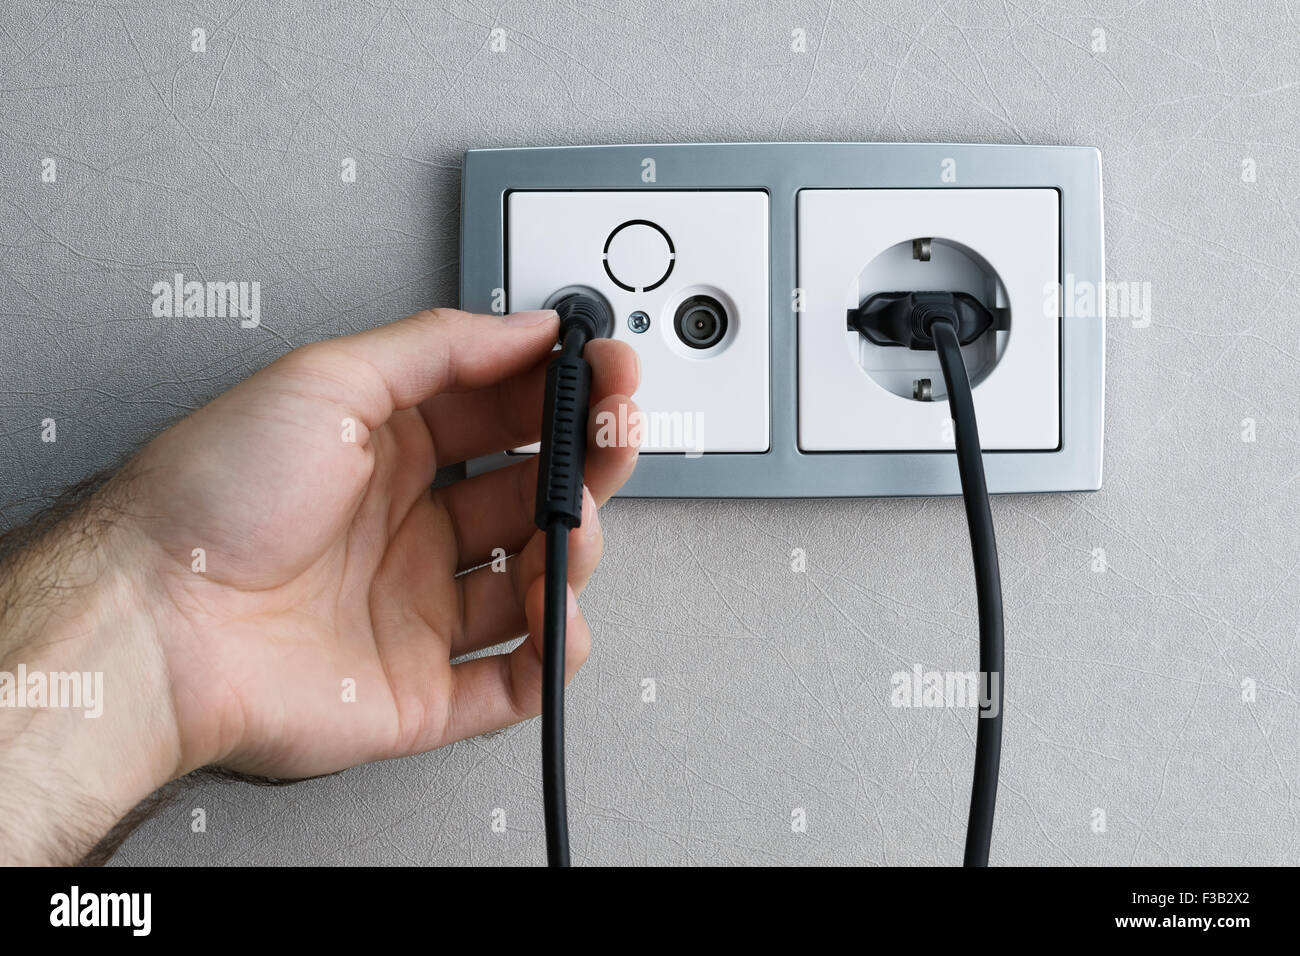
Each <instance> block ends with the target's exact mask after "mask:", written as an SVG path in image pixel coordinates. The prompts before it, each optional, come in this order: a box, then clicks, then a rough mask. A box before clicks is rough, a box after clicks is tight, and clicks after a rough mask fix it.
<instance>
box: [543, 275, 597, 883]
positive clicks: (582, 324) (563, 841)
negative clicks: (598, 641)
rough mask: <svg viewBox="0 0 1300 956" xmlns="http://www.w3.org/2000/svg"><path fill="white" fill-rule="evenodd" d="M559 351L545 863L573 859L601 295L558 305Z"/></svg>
mask: <svg viewBox="0 0 1300 956" xmlns="http://www.w3.org/2000/svg"><path fill="white" fill-rule="evenodd" d="M555 311H556V312H558V313H559V315H560V336H559V337H560V352H559V354H558V355H556V357H555V358H554V359H552V360H551V363H550V365H548V366H547V368H546V393H545V399H544V401H545V404H544V406H543V409H542V447H541V452H540V454H539V455H538V462H537V506H536V511H535V513H534V520H535V521H536V522H537V527H538V528H540V529H541V530H542V531H543V532H545V534H546V581H545V609H544V611H543V625H542V799H543V807H544V816H545V819H546V861H547V863H548V864H549V865H551V866H568V865H569V817H568V809H567V806H566V803H567V801H566V794H565V785H564V644H565V625H566V623H567V620H568V613H567V612H568V599H569V592H568V578H569V531H570V530H572V529H573V528H576V527H578V525H579V524H581V523H582V486H583V480H582V473H583V465H584V463H585V461H586V458H587V414H588V407H589V405H590V402H591V366H590V365H589V364H587V360H586V359H585V358H583V357H582V351H583V349H584V348H586V346H587V343H588V342H590V341H591V340H592V339H594V338H603V337H607V336H609V335H610V334H611V333H612V332H613V330H614V317H613V315H611V314H610V312H609V309H608V308H607V307H606V306H605V304H604V303H603V302H602V301H601V300H599V299H597V298H596V297H594V296H589V295H583V294H581V293H576V294H573V295H569V296H566V297H565V298H564V299H562V300H560V301H559V302H558V303H556V306H555Z"/></svg>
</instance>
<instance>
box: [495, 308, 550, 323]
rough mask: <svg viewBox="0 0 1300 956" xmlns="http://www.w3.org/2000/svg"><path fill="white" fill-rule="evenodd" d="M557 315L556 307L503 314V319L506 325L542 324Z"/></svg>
mask: <svg viewBox="0 0 1300 956" xmlns="http://www.w3.org/2000/svg"><path fill="white" fill-rule="evenodd" d="M555 317H556V312H555V310H554V309H537V310H536V311H533V312H511V313H510V314H509V315H506V316H503V317H502V319H501V321H503V322H505V324H506V325H519V326H527V325H541V324H542V323H543V322H545V321H547V320H548V319H553V318H555Z"/></svg>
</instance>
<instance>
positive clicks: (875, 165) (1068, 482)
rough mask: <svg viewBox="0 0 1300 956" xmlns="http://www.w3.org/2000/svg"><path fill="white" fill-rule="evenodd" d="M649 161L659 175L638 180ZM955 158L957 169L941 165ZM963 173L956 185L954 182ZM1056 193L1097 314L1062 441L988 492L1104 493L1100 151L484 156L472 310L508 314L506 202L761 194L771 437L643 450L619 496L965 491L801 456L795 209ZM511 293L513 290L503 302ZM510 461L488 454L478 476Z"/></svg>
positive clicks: (859, 457)
mask: <svg viewBox="0 0 1300 956" xmlns="http://www.w3.org/2000/svg"><path fill="white" fill-rule="evenodd" d="M646 159H652V160H654V181H653V182H650V183H647V182H645V181H644V180H643V172H644V171H645V169H646V166H645V165H644V161H645V160H646ZM946 161H952V165H949V164H947V163H946ZM949 168H955V169H956V170H958V171H959V181H957V182H944V181H942V178H941V174H940V173H941V170H944V169H949ZM939 187H950V188H956V189H970V188H1026V187H1030V188H1053V189H1056V190H1057V191H1058V192H1059V194H1060V197H1061V198H1060V202H1061V205H1060V223H1061V231H1060V264H1061V276H1060V279H1059V281H1060V282H1061V283H1065V281H1066V277H1067V276H1068V277H1070V283H1071V285H1072V286H1074V287H1082V286H1083V284H1085V283H1087V284H1090V287H1091V288H1092V289H1094V290H1097V292H1098V295H1097V296H1096V302H1097V309H1096V314H1094V315H1084V316H1077V315H1073V314H1069V311H1070V310H1063V311H1065V312H1066V314H1065V315H1064V316H1063V317H1061V318H1060V319H1059V321H1060V323H1061V337H1060V343H1061V376H1060V389H1061V393H1060V415H1061V428H1060V434H1061V442H1060V445H1059V447H1057V448H1056V449H1053V450H1046V451H986V452H985V454H984V468H985V472H986V474H987V480H988V487H989V490H990V491H991V492H995V493H1000V494H1005V493H1025V492H1060V491H1094V490H1096V489H1098V488H1100V487H1101V479H1102V431H1103V417H1104V392H1105V389H1104V378H1105V338H1106V330H1105V315H1104V302H1105V295H1104V291H1103V290H1104V289H1105V284H1104V252H1103V239H1102V198H1101V155H1100V153H1099V152H1098V150H1096V149H1094V148H1092V147H1080V146H999V145H957V144H905V143H734V144H698V145H644V146H559V147H536V148H524V149H474V150H469V151H468V152H466V154H465V163H464V174H463V177H462V181H461V272H460V299H461V308H463V309H466V310H468V311H471V312H491V311H492V309H493V306H494V304H495V305H497V307H498V308H500V307H501V306H502V305H503V304H504V306H505V307H506V308H507V309H508V308H509V288H508V286H507V282H506V268H505V265H506V264H505V250H506V229H507V222H506V215H505V208H506V196H507V194H508V193H509V192H510V191H512V190H523V189H529V190H539V189H546V190H591V189H618V190H634V189H660V190H681V189H762V190H765V191H766V192H767V193H768V196H769V198H770V203H769V210H770V215H771V221H770V224H769V234H770V236H771V251H770V262H769V276H770V285H771V299H770V301H771V305H770V316H771V319H770V321H771V343H772V347H771V370H770V380H771V405H770V418H769V420H770V423H771V443H770V446H769V448H768V450H767V451H766V452H762V453H753V454H751V453H727V454H705V455H701V456H698V457H688V456H686V455H671V454H664V455H643V456H642V457H641V460H640V461H639V462H638V464H637V468H636V472H635V473H634V474H633V476H632V478H631V479H630V480H629V481H628V482H627V484H626V485H624V486H623V489H622V490H621V491H620V494H621V495H624V496H631V497H647V498H656V497H663V498H819V497H874V496H894V495H906V496H913V495H915V496H922V495H954V494H960V493H961V484H960V481H959V479H958V475H957V467H956V461H955V456H954V455H953V454H952V453H951V452H945V451H931V452H803V451H800V449H799V445H798V407H797V396H798V363H797V333H798V329H797V320H798V316H797V314H796V313H795V312H794V310H793V308H792V292H793V289H794V288H795V286H796V284H797V283H796V276H797V269H798V263H797V261H796V255H797V252H796V250H797V236H796V226H797V203H798V194H799V192H800V190H803V189H853V188H857V189H884V188H890V189H905V188H939ZM501 290H504V295H505V298H504V303H503V300H502V295H501ZM512 460H517V458H513V457H512V456H510V455H507V454H504V453H503V454H499V455H493V456H489V457H487V458H481V459H477V460H475V461H473V462H470V463H469V465H468V471H469V474H478V473H481V472H483V471H487V470H490V469H492V468H496V467H500V466H501V465H503V464H506V463H508V462H510V461H512Z"/></svg>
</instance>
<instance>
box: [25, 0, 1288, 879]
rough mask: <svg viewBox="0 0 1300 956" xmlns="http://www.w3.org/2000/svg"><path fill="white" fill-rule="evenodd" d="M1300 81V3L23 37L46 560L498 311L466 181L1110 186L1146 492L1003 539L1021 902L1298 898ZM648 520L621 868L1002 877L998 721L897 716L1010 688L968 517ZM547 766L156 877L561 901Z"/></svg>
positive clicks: (236, 832)
mask: <svg viewBox="0 0 1300 956" xmlns="http://www.w3.org/2000/svg"><path fill="white" fill-rule="evenodd" d="M195 27H202V28H205V29H206V30H207V31H208V35H209V39H208V47H207V52H206V53H202V54H197V53H192V52H191V51H190V36H191V32H190V31H191V30H192V29H193V28H195ZM494 27H500V28H502V29H504V31H505V36H506V38H507V46H506V49H505V51H504V52H500V53H494V52H492V51H491V50H490V48H489V34H490V31H491V30H492V29H493V28H494ZM795 29H802V30H804V31H806V35H807V50H806V52H803V53H799V52H794V51H792V49H791V44H792V31H793V30H795ZM1099 30H1100V31H1103V32H1102V33H1098V32H1096V31H1099ZM1103 40H1104V49H1099V47H1101V46H1103V42H1102V41H1103ZM1298 46H1300V20H1297V14H1296V13H1295V12H1294V11H1292V10H1288V8H1287V4H1286V3H1284V2H1281V0H1277V2H1260V3H1254V4H1247V5H1243V4H1238V3H1223V4H1219V3H1205V4H1196V5H1188V4H1183V3H1178V2H1173V0H1165V2H1158V0H1157V2H1148V3H1141V4H1133V3H1130V2H1128V0H1123V2H1120V0H1098V2H1096V3H1092V4H1088V5H1086V7H1085V5H1077V6H1076V5H1072V4H1037V3H1034V4H1021V3H1001V2H988V3H955V2H953V3H947V4H943V5H939V6H936V5H933V4H930V3H917V2H894V3H878V2H868V0H859V2H846V0H835V2H831V0H817V2H809V0H803V2H796V3H777V2H772V3H751V4H739V3H737V4H704V3H643V2H622V0H605V2H599V3H583V2H579V3H550V2H548V3H523V2H505V3H501V4H490V5H489V4H475V3H472V2H457V0H443V2H427V3H426V2H422V0H402V2H399V3H395V4H387V3H368V2H367V3H362V2H357V3H342V2H332V3H314V4H289V3H269V2H258V0H252V2H210V3H199V2H194V3H168V4H159V5H158V8H157V9H151V8H149V7H148V6H147V5H146V4H143V3H127V2H123V3H112V2H109V3H102V4H83V3H70V2H58V0H54V2H32V3H22V4H16V3H7V4H5V5H4V10H3V12H0V178H2V186H0V198H2V200H3V201H2V202H0V223H2V225H3V229H2V231H0V235H3V245H2V247H0V313H2V320H0V349H2V354H3V356H4V367H3V371H2V372H0V434H3V442H2V443H0V455H2V456H3V473H4V476H5V492H4V502H5V503H4V508H3V517H4V520H5V521H6V522H7V523H12V522H14V521H16V520H19V519H20V518H21V517H22V516H23V515H24V514H26V513H27V512H29V511H30V510H31V509H32V508H34V507H37V506H38V505H39V504H40V503H41V501H42V500H43V498H44V497H45V496H46V495H47V494H48V493H49V492H50V491H52V490H53V489H56V488H57V487H59V486H60V485H62V484H64V483H66V482H69V481H71V480H72V479H75V478H77V477H79V476H81V475H84V474H86V473H88V472H90V471H92V470H94V469H96V468H98V467H101V466H103V465H104V464H106V463H108V462H110V461H112V460H113V459H114V458H116V457H117V456H119V455H120V454H122V453H124V452H125V451H127V450H129V449H131V448H132V447H134V446H136V445H137V444H138V443H140V442H142V441H144V440H145V439H147V438H148V437H149V436H150V435H151V434H153V433H154V432H156V431H157V430H158V429H159V428H161V427H162V426H163V425H165V424H166V423H167V422H169V421H171V420H173V419H174V418H176V417H177V416H180V415H182V414H184V413H185V412H187V411H189V410H191V409H193V408H196V407H198V406H199V405H201V404H202V403H203V402H204V401H206V400H207V399H209V398H210V397H212V396H213V395H215V394H217V393H218V392H219V391H221V390H222V389H223V388H225V387H226V386H228V385H230V384H231V383H233V382H235V381H238V380H239V379H240V378H242V377H244V376H246V375H247V374H249V373H250V372H251V371H253V370H255V369H257V368H259V367H261V366H262V365H264V364H266V363H267V362H268V361H270V360H271V359H272V358H274V357H275V356H276V355H278V354H280V353H281V352H283V351H284V350H286V349H288V348H290V347H292V346H294V345H297V344H301V343H305V342H308V341H310V340H313V339H316V338H320V337H323V336H327V335H333V334H337V333H341V332H345V331H350V330H356V329H360V328H364V327H367V326H370V325H374V324H378V323H380V322H383V321H385V320H387V319H390V318H392V317H396V316H399V315H402V314H405V313H407V312H410V311H413V310H415V309H417V308H419V307H423V306H427V305H430V304H443V303H452V302H454V298H455V292H454V290H455V283H456V275H457V261H456V255H457V249H456V245H457V244H456V236H457V227H458V208H457V189H458V184H459V170H458V167H459V162H460V154H461V151H462V150H464V149H465V148H466V147H469V146H491V145H543V144H563V143H615V142H644V141H652V142H671V141H687V142H692V141H729V140H801V139H807V140H915V141H975V142H1036V143H1079V144H1089V145H1096V146H1099V147H1101V149H1102V151H1103V162H1104V170H1105V188H1106V191H1107V199H1106V226H1107V254H1108V256H1107V271H1108V278H1111V279H1118V280H1124V281H1133V282H1143V283H1145V282H1149V283H1150V289H1151V294H1152V301H1153V303H1154V309H1153V314H1152V319H1151V322H1150V324H1149V325H1146V326H1145V327H1143V326H1144V323H1142V322H1138V323H1137V324H1136V326H1135V324H1134V322H1132V321H1130V320H1127V319H1121V320H1113V321H1112V322H1111V323H1110V327H1109V343H1108V350H1107V357H1108V382H1107V388H1108V396H1107V398H1108V402H1107V452H1106V469H1107V473H1106V474H1107V477H1106V487H1105V489H1104V490H1103V491H1101V492H1099V493H1097V494H1095V495H1090V496H1068V497H1066V496H1058V497H1041V498H1014V499H1000V500H998V501H997V502H996V503H995V507H994V512H995V519H996V521H997V526H998V533H999V537H1000V542H1001V548H1002V562H1003V574H1004V589H1005V593H1006V602H1007V615H1008V622H1007V623H1008V628H1007V635H1008V648H1009V650H1008V654H1007V667H1008V684H1007V707H1008V717H1007V728H1006V741H1005V748H1004V762H1003V783H1002V792H1001V800H1000V805H999V812H998V826H997V834H996V840H995V849H994V860H995V862H1000V863H1047V864H1070V863H1140V864H1158V863H1209V862H1222V863H1234V862H1245V863H1265V862H1272V863H1288V862H1291V863H1293V862H1295V861H1296V857H1297V842H1298V838H1300V822H1298V817H1297V814H1298V812H1300V806H1298V805H1297V796H1296V789H1297V786H1298V785H1300V779H1298V778H1300V772H1298V771H1300V743H1298V741H1300V735H1297V733H1296V718H1297V710H1298V698H1297V694H1298V693H1300V654H1298V653H1297V642H1298V641H1300V620H1298V614H1300V538H1298V536H1297V530H1296V528H1297V519H1298V518H1300V514H1298V512H1300V482H1298V481H1297V479H1298V478H1300V454H1297V451H1298V436H1300V431H1298V427H1297V426H1298V424H1300V414H1298V412H1300V389H1298V388H1297V387H1296V378H1297V372H1300V369H1298V368H1297V365H1298V364H1300V346H1298V345H1297V342H1298V341H1300V337H1298V336H1297V334H1296V333H1297V330H1298V329H1300V323H1298V322H1297V319H1296V310H1297V305H1296V300H1297V296H1300V281H1298V280H1297V274H1298V271H1300V270H1298V269H1297V266H1296V261H1297V253H1298V252H1300V208H1298V204H1297V201H1296V199H1297V184H1298V183H1300V136H1298V135H1297V134H1300V50H1298ZM343 157H354V158H355V159H356V161H357V165H358V179H357V182H356V183H354V184H344V183H342V182H341V181H340V175H339V168H340V165H339V164H340V161H341V159H342V158H343ZM46 158H53V159H54V160H56V162H57V168H58V178H57V183H54V184H50V183H43V182H42V181H41V170H42V162H43V160H45V159H46ZM1252 171H1253V173H1254V175H1253V176H1252V175H1251V173H1252ZM176 271H181V272H184V273H186V274H187V275H193V276H195V277H199V278H203V279H222V280H225V279H234V280H250V281H251V280H258V281H260V282H261V283H262V294H263V322H262V327H261V328H259V329H255V330H243V329H240V328H239V327H238V326H237V324H236V323H234V322H227V323H223V322H221V321H218V320H209V319H191V320H158V319H153V318H151V317H150V310H149V306H150V295H149V290H150V287H151V285H152V284H153V283H154V282H155V281H157V280H158V279H161V278H167V277H168V276H170V275H171V274H172V273H173V272H176ZM45 417H55V418H57V419H58V421H59V423H60V424H59V440H58V442H57V444H53V445H51V444H44V443H42V442H41V441H40V421H41V419H42V418H45ZM1246 419H1250V420H1252V421H1253V422H1254V437H1255V440H1254V441H1253V442H1252V441H1246V440H1243V435H1244V434H1246V433H1247V432H1248V430H1249V428H1250V426H1249V424H1247V423H1245V420H1246ZM1247 437H1249V435H1248V434H1247ZM603 520H604V526H605V529H606V535H607V539H608V550H607V552H606V557H605V561H604V564H603V565H602V567H601V568H600V570H599V572H598V574H597V576H596V578H595V579H594V581H593V583H592V585H591V587H590V588H589V590H588V591H587V592H586V595H585V598H584V606H585V608H586V610H587V613H588V615H589V617H590V618H591V620H592V625H593V630H594V632H595V635H596V641H595V647H594V650H593V653H592V656H591V660H590V661H589V663H588V665H587V667H586V669H585V670H584V671H583V673H582V674H581V675H580V677H579V678H578V680H577V681H576V683H575V684H574V685H573V688H572V690H571V692H570V695H569V726H570V728H571V731H570V743H569V748H570V752H569V760H570V778H571V792H570V803H571V810H572V817H573V830H574V833H573V840H574V855H575V858H576V859H577V860H579V861H583V862H607V863H623V862H628V863H764V864H767V863H782V862H784V863H919V862H953V861H957V860H958V859H959V858H960V848H961V840H962V833H963V829H964V825H965V813H966V799H967V792H968V787H969V774H970V765H971V752H972V746H973V739H974V718H973V716H972V713H971V712H970V711H969V710H942V709H941V710H919V709H918V710H908V709H899V708H892V707H890V706H889V703H888V695H889V690H890V682H889V681H890V675H891V674H892V673H894V672H895V671H900V670H907V669H909V668H911V667H912V665H913V664H915V663H920V664H921V665H923V666H924V667H925V668H926V669H939V670H967V669H970V668H973V667H974V666H975V664H974V660H975V657H974V655H975V637H974V635H975V618H974V600H973V589H972V587H971V586H970V584H969V581H968V575H967V574H966V573H965V568H966V564H965V562H966V561H967V557H966V554H967V543H966V539H965V528H964V525H963V516H962V511H961V507H960V504H959V503H958V502H956V501H952V500H897V501H806V502H775V503H756V502H721V503H718V502H687V503H656V502H651V501H640V502H630V501H615V502H613V503H612V504H611V505H610V507H609V508H608V510H607V513H606V515H605V517H604V519H603ZM793 548H803V549H805V550H806V552H807V555H808V570H807V572H806V573H803V574H797V573H793V572H792V571H791V569H790V565H789V553H790V551H791V550H792V549H793ZM1095 549H1104V552H1105V566H1106V570H1104V571H1097V570H1094V566H1095V564H1096V563H1097V558H1096V557H1095V556H1094V552H1095ZM953 562H957V567H958V571H957V573H954V572H953V571H952V570H951V567H950V565H952V564H953ZM954 582H955V587H954ZM646 677H652V678H654V679H655V681H656V685H657V700H656V702H655V703H652V704H651V703H643V702H642V699H641V682H642V679H643V678H646ZM1243 681H1247V682H1251V681H1253V683H1254V686H1255V688H1256V693H1255V695H1254V700H1253V702H1252V701H1247V700H1243ZM538 759H539V758H538V728H537V726H536V725H535V724H529V725H525V726H521V727H516V728H514V729H512V730H510V731H507V732H505V733H503V734H500V735H496V736H493V737H490V738H486V739H478V740H472V741H468V742H465V743H461V744H457V745H456V746H454V747H450V748H447V749H445V750H442V751H439V752H435V753H432V754H428V755H426V756H424V757H420V758H414V759H407V760H402V761H395V762H391V763H386V764H380V765H372V766H367V767H361V768H358V769H355V770H353V771H350V772H347V773H344V774H341V775H339V776H336V777H332V778H329V779H325V780H320V781H315V782H311V783H307V784H302V785H299V786H296V787H291V788H287V789H280V790H264V789H255V788H251V787H247V786H242V785H219V784H204V785H202V786H200V787H197V788H195V789H192V790H190V791H189V792H187V793H186V794H184V795H183V796H182V797H181V798H180V799H179V801H177V802H176V803H174V804H172V806H171V807H169V808H168V809H166V810H164V811H163V812H162V813H161V814H159V815H158V816H157V817H156V818H154V819H153V820H152V821H151V822H150V823H149V824H148V825H146V826H145V827H144V828H143V829H142V830H141V831H140V832H139V833H138V834H137V835H136V836H135V837H133V838H132V839H131V840H130V841H129V842H128V844H127V845H126V847H125V848H124V850H123V852H122V853H121V855H120V857H119V859H120V860H121V861H125V862H131V863H164V864H172V863H270V862H277V863H307V862H322V863H431V862H438V863H487V864H496V863H502V864H504V863H536V862H539V861H540V860H541V859H542V855H543V850H542V831H541V806H540V793H539V770H538ZM197 806H201V807H204V808H205V809H206V810H207V812H208V832H207V833H204V834H194V833H191V831H190V828H189V821H190V809H191V808H193V807H197ZM497 808H500V809H501V810H503V811H504V813H505V819H506V822H507V824H508V826H507V828H506V830H505V832H494V831H493V829H492V826H491V823H492V819H493V812H494V810H496V809H497ZM796 808H803V809H804V810H805V811H806V815H807V831H806V832H802V833H801V832H794V830H792V826H791V820H792V812H793V811H794V810H795V809H796ZM1098 810H1102V811H1104V813H1105V818H1106V825H1105V830H1104V832H1101V833H1098V832H1095V828H1094V826H1093V823H1094V820H1095V819H1096V812H1097V811H1098Z"/></svg>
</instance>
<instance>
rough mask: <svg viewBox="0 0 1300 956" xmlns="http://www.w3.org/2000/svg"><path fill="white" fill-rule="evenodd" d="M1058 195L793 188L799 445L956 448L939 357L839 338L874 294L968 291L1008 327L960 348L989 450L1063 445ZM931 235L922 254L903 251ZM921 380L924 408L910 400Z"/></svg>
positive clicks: (851, 334) (850, 334)
mask: <svg viewBox="0 0 1300 956" xmlns="http://www.w3.org/2000/svg"><path fill="white" fill-rule="evenodd" d="M1059 203H1060V195H1059V193H1058V192H1057V191H1056V190H1055V189H962V188H945V189H804V190H801V191H800V192H799V196H798V286H799V288H800V290H801V293H802V305H803V311H802V312H801V313H800V314H799V316H798V326H799V329H798V341H799V383H798V396H799V447H800V448H801V449H802V450H804V451H933V450H943V449H950V448H952V447H953V435H952V427H951V423H950V420H949V409H948V404H947V402H946V401H944V400H943V399H944V398H945V392H944V387H943V376H942V373H941V371H940V368H939V361H938V357H937V356H936V355H935V353H933V352H920V351H911V350H908V349H903V348H885V347H880V346H876V345H873V344H871V343H870V342H867V341H866V340H865V339H863V337H862V336H861V335H859V334H858V333H857V332H855V331H852V330H849V329H848V328H847V320H846V315H847V312H848V310H849V309H852V308H855V307H857V306H858V305H859V304H860V303H861V302H862V301H863V300H865V299H866V298H867V297H868V296H870V295H872V294H873V293H876V292H899V291H927V290H941V291H953V292H969V293H971V294H972V295H974V296H975V297H976V298H978V299H980V300H981V301H982V302H984V304H985V305H986V306H989V307H998V308H1009V312H1010V326H1009V329H1008V330H1006V331H999V332H996V333H993V334H986V335H985V336H983V338H982V340H981V341H980V342H977V343H976V344H975V345H973V346H971V347H970V348H968V349H965V350H964V353H965V357H966V363H967V366H968V368H969V369H970V372H971V379H972V383H973V385H974V392H973V394H974V398H975V412H976V417H977V419H978V421H979V432H980V441H981V444H982V445H983V447H984V448H985V449H987V450H1013V451H1032V450H1047V449H1054V448H1056V447H1057V446H1058V445H1059V444H1060V438H1061V433H1060V363H1061V353H1060V348H1061V346H1060V329H1059V319H1058V317H1057V311H1056V299H1055V297H1054V296H1053V290H1054V289H1055V288H1056V283H1057V282H1058V281H1059V276H1060V222H1059ZM918 238H929V239H931V240H932V242H931V250H932V252H931V258H930V259H929V260H928V261H923V260H921V259H919V258H916V257H914V255H913V251H912V242H913V240H914V239H918ZM917 380H929V382H930V383H931V387H932V389H933V392H932V394H933V397H934V400H933V401H928V402H927V401H917V400H916V399H915V398H913V397H912V392H913V388H912V385H913V382H915V381H917Z"/></svg>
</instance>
